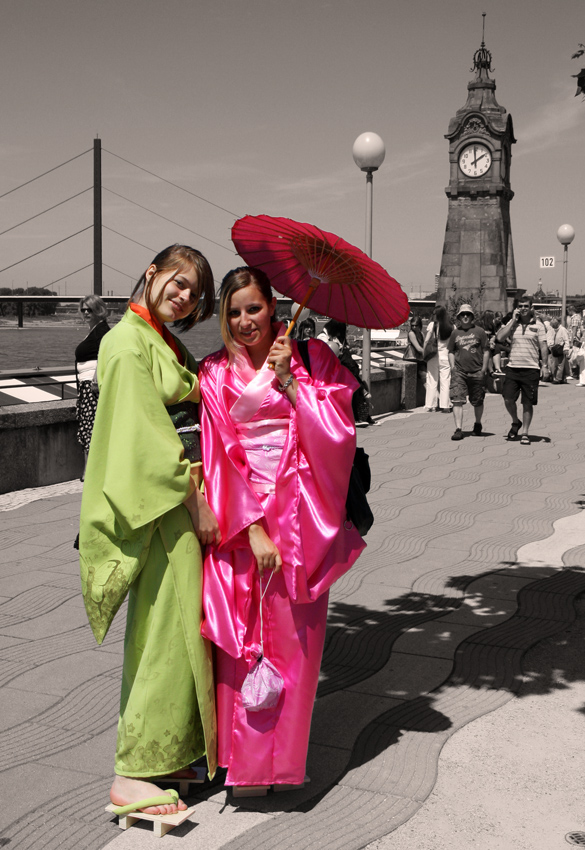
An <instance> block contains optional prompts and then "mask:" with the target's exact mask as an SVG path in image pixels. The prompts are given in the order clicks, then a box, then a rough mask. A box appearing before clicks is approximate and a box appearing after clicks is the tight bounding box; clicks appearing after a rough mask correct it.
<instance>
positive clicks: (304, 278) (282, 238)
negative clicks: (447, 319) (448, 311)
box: [232, 215, 410, 333]
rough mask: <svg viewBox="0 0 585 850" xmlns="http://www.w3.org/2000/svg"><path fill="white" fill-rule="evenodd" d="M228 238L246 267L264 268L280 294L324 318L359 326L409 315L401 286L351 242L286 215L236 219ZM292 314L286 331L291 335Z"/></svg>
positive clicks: (391, 323)
mask: <svg viewBox="0 0 585 850" xmlns="http://www.w3.org/2000/svg"><path fill="white" fill-rule="evenodd" d="M232 241H233V243H234V245H235V246H236V250H237V252H238V254H239V255H240V256H241V257H243V259H244V260H245V261H246V263H247V264H248V265H249V266H254V267H256V268H259V269H262V270H263V271H264V272H266V274H267V275H268V277H269V278H270V282H271V283H272V285H273V286H274V288H275V289H277V290H278V291H279V292H281V293H282V294H283V295H288V296H289V297H290V298H292V299H293V301H296V302H298V303H299V304H300V305H301V306H300V307H299V310H298V311H297V315H298V313H300V310H301V309H302V308H303V307H305V306H306V305H307V304H308V302H309V301H310V302H311V309H312V310H315V312H317V313H321V314H322V315H323V316H328V317H329V318H331V319H337V320H338V321H340V322H346V323H347V324H350V325H357V326H358V327H360V328H395V327H396V326H397V325H401V324H402V323H403V322H405V321H406V319H407V318H408V315H409V312H410V310H409V306H408V299H407V297H406V295H405V294H404V292H403V291H402V289H401V287H400V284H399V283H398V282H397V281H395V280H394V278H392V277H390V275H389V274H388V273H387V272H386V271H385V270H384V269H383V268H382V266H380V265H378V263H376V262H374V260H371V259H370V258H369V257H368V256H367V255H366V254H364V253H363V251H360V250H359V248H355V247H354V246H353V245H350V244H349V242H345V240H343V239H341V238H340V237H339V236H334V234H333V233H327V231H325V230H320V228H318V227H314V226H313V225H312V224H302V223H300V222H297V221H292V220H291V219H288V218H273V217H271V216H268V215H258V216H251V215H247V216H244V218H240V219H239V220H238V221H236V223H235V224H234V226H233V227H232ZM296 318H297V317H296V316H295V318H294V319H293V321H292V322H291V325H290V327H289V329H288V331H287V333H290V331H291V330H292V327H293V325H294V322H295V321H296Z"/></svg>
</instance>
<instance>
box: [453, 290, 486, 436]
mask: <svg viewBox="0 0 585 850" xmlns="http://www.w3.org/2000/svg"><path fill="white" fill-rule="evenodd" d="M457 319H458V320H459V324H460V327H459V328H455V330H454V331H453V333H452V334H451V336H450V337H449V342H448V343H447V350H448V352H449V363H450V364H451V389H450V393H451V404H452V405H453V416H454V417H455V433H454V434H453V436H452V437H451V439H452V440H462V439H463V430H462V427H463V405H464V404H465V402H466V400H467V397H469V403H470V404H471V406H472V407H473V409H474V411H475V424H474V426H473V434H474V435H475V436H476V437H479V436H480V434H481V417H482V415H483V402H484V399H485V376H486V372H487V368H488V361H489V356H490V351H489V342H488V338H487V334H486V332H485V331H484V329H483V328H477V327H476V326H475V324H474V323H473V319H474V314H473V310H472V308H471V307H470V305H469V304H462V305H461V307H460V308H459V312H458V313H457Z"/></svg>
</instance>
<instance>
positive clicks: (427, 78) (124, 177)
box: [0, 0, 585, 296]
mask: <svg viewBox="0 0 585 850" xmlns="http://www.w3.org/2000/svg"><path fill="white" fill-rule="evenodd" d="M2 5H3V16H2V19H3V25H2V31H1V33H0V48H1V49H0V71H1V77H2V80H3V85H2V87H1V89H0V115H1V117H2V121H1V127H2V129H1V132H0V196H3V197H0V269H2V271H0V287H1V286H9V287H17V286H27V285H29V286H33V285H36V286H45V285H47V284H51V283H52V282H54V281H58V282H57V283H55V284H54V285H53V286H52V288H53V289H55V290H56V291H58V292H60V293H61V294H83V293H87V292H89V291H91V288H92V281H93V271H92V267H91V263H92V261H93V235H92V229H91V225H92V221H93V218H92V217H93V199H92V191H91V187H92V184H93V159H92V157H93V154H92V152H91V149H92V148H93V143H94V138H96V136H99V138H100V139H101V144H102V148H103V151H102V184H103V224H104V227H105V228H106V229H105V230H104V242H103V261H104V264H105V267H104V285H103V288H104V293H106V292H113V293H114V294H116V295H126V294H128V293H129V291H130V288H131V285H132V282H133V281H134V280H137V279H138V277H139V276H140V274H141V273H142V271H143V270H144V269H145V268H146V267H147V266H148V265H149V263H150V261H151V259H152V257H153V256H154V254H155V253H156V252H157V251H159V250H160V249H162V248H164V247H165V246H166V245H168V244H170V243H172V242H185V243H187V244H191V245H193V246H195V247H197V248H199V249H200V250H201V251H202V252H203V253H204V254H205V255H206V256H207V257H208V259H209V261H210V263H211V265H212V268H213V272H214V277H215V278H216V280H218V281H220V280H221V278H222V277H223V276H224V274H225V273H226V272H227V271H229V270H230V269H231V268H233V267H234V266H236V265H239V264H240V263H241V261H240V260H239V259H238V258H237V256H236V255H235V252H234V249H233V246H232V245H231V241H230V228H231V226H232V224H233V223H234V221H235V220H236V218H237V217H239V216H242V215H246V214H251V215H257V214H260V213H264V214H267V215H274V216H285V217H288V218H292V219H296V220H298V221H308V222H310V223H312V224H315V225H318V226H319V227H321V228H323V229H325V230H328V231H330V232H333V233H336V234H338V235H339V236H342V237H343V238H344V239H346V240H347V241H348V242H351V243H353V244H355V245H357V246H358V247H360V248H362V249H363V248H364V240H365V201H366V194H365V191H366V190H365V176H364V174H363V173H361V172H360V171H359V169H358V168H357V166H356V165H355V163H354V161H353V158H352V146H353V143H354V140H355V139H356V138H357V136H359V135H360V134H361V133H363V132H366V131H369V132H375V133H378V134H379V135H380V136H381V137H382V138H383V140H384V142H385V145H386V159H385V161H384V163H383V165H382V166H381V168H380V170H379V171H378V172H376V174H375V176H374V219H373V256H374V259H376V260H377V261H378V262H379V263H380V264H381V265H382V266H383V267H384V268H385V269H386V270H387V271H388V272H389V273H390V274H391V275H392V276H393V277H395V278H396V279H397V280H398V281H399V282H400V283H401V284H402V286H403V288H404V290H405V291H406V293H407V294H408V295H411V296H416V295H417V294H418V293H419V292H421V291H422V292H423V293H424V292H430V291H432V290H433V288H434V276H435V274H437V273H438V272H439V269H440V262H441V253H442V246H443V238H444V233H445V223H446V219H447V198H446V195H445V187H446V186H447V184H448V179H449V161H448V142H447V140H446V139H445V138H444V135H445V133H446V132H447V129H448V124H449V120H450V118H451V117H453V116H454V114H455V112H456V110H457V109H459V108H461V107H462V106H463V105H464V104H465V101H466V98H467V83H468V81H469V80H470V79H472V77H473V74H472V72H471V67H472V61H473V54H474V52H475V51H476V50H477V49H478V48H479V46H480V44H481V39H482V12H485V13H486V15H487V17H486V27H485V43H486V46H487V48H488V49H489V50H490V51H491V53H492V56H493V62H492V67H493V69H494V71H493V74H492V77H493V78H494V79H495V80H496V84H497V89H496V98H497V100H498V102H499V103H500V105H502V106H504V107H505V108H506V109H507V110H508V112H509V113H510V114H511V115H512V120H513V123H514V132H515V136H516V139H517V143H516V144H515V145H514V147H513V159H512V167H511V183H512V188H513V190H514V192H515V197H514V199H513V200H512V202H511V221H512V236H513V242H514V252H515V259H516V275H517V281H518V286H519V287H522V288H524V289H526V290H527V291H529V292H534V291H535V290H536V287H537V285H538V281H539V278H542V286H543V288H544V289H545V291H556V290H557V289H558V290H560V288H561V282H562V248H561V246H560V245H559V243H558V241H557V238H556V233H557V229H558V227H559V226H560V225H562V224H565V223H568V224H571V225H572V226H573V227H574V228H575V231H576V236H575V240H574V242H573V244H572V245H571V247H570V248H569V265H568V292H569V294H574V293H581V292H585V168H584V157H583V151H584V140H585V102H584V101H583V98H582V97H575V96H574V95H575V91H576V81H575V80H573V79H571V75H572V74H576V73H577V72H578V71H579V70H580V68H581V67H585V61H581V60H578V59H575V60H571V55H572V53H574V52H575V51H576V50H577V48H578V46H579V43H580V42H585V0H555V1H554V2H553V0H547V2H543V0H540V2H539V1H538V0H514V2H509V0H482V2H479V0H359V2H358V0H165V2H162V0H100V1H99V2H96V0H50V2H47V0H3V4H2ZM86 151H89V152H88V153H85V152H86ZM80 154H82V155H81V156H80ZM68 160H72V161H71V162H68V164H66V165H63V166H62V167H59V168H56V170H54V171H51V173H49V174H47V175H46V176H44V177H42V178H40V179H33V178H36V177H37V176H39V175H41V174H43V173H44V172H46V171H48V170H49V169H55V167H56V166H60V165H61V164H62V163H65V162H67V161H68ZM136 166H139V167H136ZM144 169H145V170H144ZM147 172H152V174H154V175H158V176H159V177H162V178H164V180H166V181H170V183H175V184H177V185H178V186H180V187H182V188H176V187H174V186H172V185H169V183H168V182H163V180H160V179H158V178H157V177H154V176H152V174H149V173H147ZM27 181H32V182H30V183H28V185H26V186H24V187H23V188H17V187H20V186H21V184H23V183H26V182H27ZM13 190H16V191H13ZM85 190H90V191H85ZM6 193H8V194H6ZM78 193H82V194H79V195H78V197H76V198H73V199H72V200H67V199H69V198H71V197H72V196H73V195H77V194H78ZM196 196H198V197H196ZM65 200H67V202H66V203H61V202H62V201H65ZM57 204H60V205H59V206H57V207H56V208H55V209H53V210H51V211H49V212H47V213H45V214H43V215H38V214H39V213H42V212H43V211H44V210H47V209H48V208H50V207H53V206H55V205H57ZM150 211H153V212H154V213H156V215H155V214H153V212H150ZM33 216H35V218H32V217H33ZM30 218H32V220H31V221H28V222H26V223H22V222H25V221H26V220H27V219H30ZM168 219H170V221H168ZM84 228H88V229H85V230H84ZM6 231H7V232H6ZM78 231H83V232H80V233H78ZM73 234H78V235H75V236H73ZM69 237H71V238H69ZM60 240H64V241H62V242H60ZM56 242H60V244H58V245H56V246H55V247H53V248H50V249H49V250H43V249H44V248H46V247H47V246H50V245H52V244H53V243H56ZM137 243H138V244H137ZM38 252H41V253H38ZM33 254H36V256H32V257H31V255H33ZM542 256H554V257H555V258H556V265H555V268H554V269H547V270H541V269H540V268H539V260H540V257H542ZM27 257H30V259H26V260H25V259H24V258H27ZM23 260H24V261H23ZM84 266H89V267H88V268H86V269H84V270H83V271H79V272H77V273H76V274H75V273H74V272H76V270H78V269H81V268H82V267H84Z"/></svg>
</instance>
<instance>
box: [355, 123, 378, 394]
mask: <svg viewBox="0 0 585 850" xmlns="http://www.w3.org/2000/svg"><path fill="white" fill-rule="evenodd" d="M385 156H386V148H385V147H384V142H383V141H382V139H381V138H380V136H378V134H377V133H362V134H361V136H358V137H357V139H356V140H355V142H354V143H353V159H354V162H355V164H356V165H357V167H358V168H359V169H360V170H361V171H365V172H366V250H365V253H366V254H367V255H368V257H370V258H371V256H372V216H373V211H374V178H373V173H374V171H377V170H378V168H379V167H380V166H381V165H382V163H383V162H384V157H385ZM370 361H371V337H370V331H369V329H368V328H364V332H363V337H362V379H363V381H364V383H365V384H366V385H367V387H368V390H369V389H371V387H370Z"/></svg>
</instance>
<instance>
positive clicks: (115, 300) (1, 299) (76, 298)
mask: <svg viewBox="0 0 585 850" xmlns="http://www.w3.org/2000/svg"><path fill="white" fill-rule="evenodd" d="M88 294H89V293H88ZM85 298H87V295H0V304H4V303H6V302H7V303H12V304H16V317H17V322H18V327H19V328H22V327H24V305H25V304H26V303H27V302H31V303H35V304H41V305H46V304H62V303H69V304H79V303H80V302H81V301H83V300H84V299H85ZM100 298H101V299H102V301H105V303H106V305H109V304H112V305H113V304H126V303H127V302H128V297H127V296H125V295H100Z"/></svg>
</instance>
